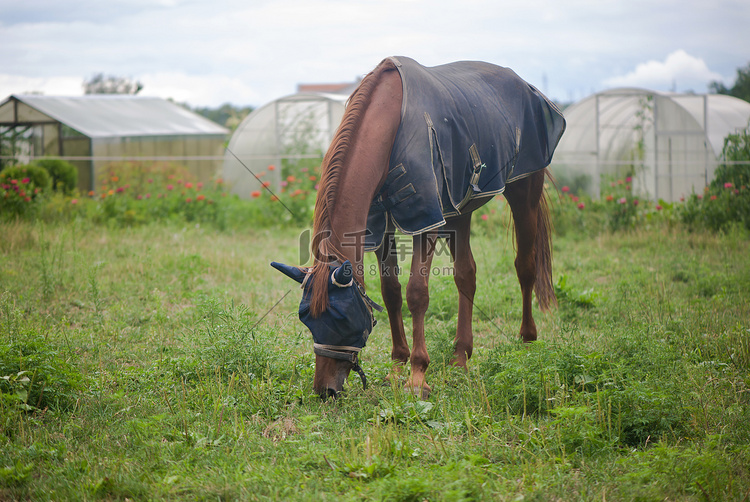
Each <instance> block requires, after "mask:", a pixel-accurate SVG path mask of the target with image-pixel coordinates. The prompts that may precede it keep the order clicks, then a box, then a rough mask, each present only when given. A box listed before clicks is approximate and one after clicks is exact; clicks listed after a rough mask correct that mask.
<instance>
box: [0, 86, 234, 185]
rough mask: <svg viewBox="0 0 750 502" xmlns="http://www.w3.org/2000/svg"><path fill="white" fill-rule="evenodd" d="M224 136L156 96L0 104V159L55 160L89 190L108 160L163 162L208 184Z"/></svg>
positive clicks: (13, 99) (21, 99)
mask: <svg viewBox="0 0 750 502" xmlns="http://www.w3.org/2000/svg"><path fill="white" fill-rule="evenodd" d="M228 133H229V131H228V130H227V129H225V128H223V127H221V126H219V125H218V124H215V123H214V122H211V121H210V120H208V119H206V118H204V117H202V116H200V115H197V114H195V113H193V112H191V111H189V110H187V109H185V108H183V107H181V106H179V105H176V104H174V103H171V102H169V101H166V100H164V99H161V98H152V97H141V96H132V95H104V94H97V95H87V96H76V97H54V96H41V95H13V96H10V97H9V98H8V99H7V100H6V101H4V102H2V103H0V140H1V141H2V144H3V152H2V154H3V156H4V157H3V158H4V159H5V160H7V159H8V158H10V159H11V160H12V161H14V162H19V163H24V164H25V163H28V162H30V161H32V160H33V159H34V158H37V157H44V156H54V157H58V158H62V159H64V160H67V161H68V162H70V163H71V164H73V165H75V166H76V167H77V168H78V188H79V189H81V190H83V191H88V190H91V189H93V188H94V186H96V176H97V173H98V172H100V170H101V169H103V168H104V167H105V166H106V165H108V164H109V163H111V162H116V161H123V160H141V161H143V160H153V161H169V162H175V163H179V164H181V165H183V166H185V167H186V168H187V169H188V170H189V171H190V173H191V174H193V175H194V176H195V177H196V179H197V180H199V181H209V180H210V179H212V178H213V177H214V176H215V175H216V174H217V171H218V169H219V167H220V165H221V159H222V154H223V148H224V142H225V141H226V137H227V134H228Z"/></svg>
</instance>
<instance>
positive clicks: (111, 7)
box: [0, 0, 750, 107]
mask: <svg viewBox="0 0 750 502" xmlns="http://www.w3.org/2000/svg"><path fill="white" fill-rule="evenodd" d="M390 55H403V56H409V57H412V58H414V59H416V60H417V61H419V62H420V63H422V64H425V65H428V66H432V65H437V64H442V63H447V62H450V61H456V60H463V59H470V60H483V61H489V62H491V63H495V64H499V65H502V66H508V67H511V68H513V69H514V70H515V71H516V72H517V73H518V74H519V75H520V76H521V77H523V78H525V79H526V80H527V81H529V82H531V83H532V84H534V85H536V86H537V87H539V88H540V89H541V90H542V91H543V92H545V93H546V94H547V95H548V96H549V97H551V98H552V99H555V100H557V101H561V102H569V101H575V100H579V99H581V98H583V97H585V96H587V95H589V94H591V93H592V92H595V91H600V90H603V89H607V88H611V87H621V86H636V87H645V88H649V89H655V90H664V91H669V90H676V91H694V92H706V91H707V86H708V84H709V82H711V81H722V82H724V83H725V85H727V86H731V85H732V83H733V82H734V78H735V75H736V71H737V68H739V67H743V66H745V65H747V64H748V63H749V62H750V1H748V0H741V1H730V0H714V1H708V0H675V1H672V0H624V1H620V0H617V1H608V0H572V1H566V0H524V1H518V0H516V1H513V2H510V1H496V0H458V1H447V0H364V1H359V0H271V1H265V0H236V1H235V0H212V1H205V0H78V1H76V0H67V1H61V0H21V1H19V0H0V100H1V99H4V98H5V97H6V96H8V95H10V94H20V93H27V92H42V93H44V94H47V95H80V94H82V92H83V91H82V86H81V84H82V82H83V81H84V79H88V78H91V77H92V76H93V75H95V74H97V73H102V72H103V73H105V74H106V75H114V76H121V77H130V78H132V79H134V80H138V81H140V82H142V83H143V84H144V89H143V91H142V92H141V94H142V95H149V96H160V97H164V98H173V99H174V100H176V101H178V102H186V103H188V104H189V105H191V106H212V107H214V106H219V105H221V104H222V103H226V102H229V103H232V104H235V105H253V106H260V105H263V104H265V103H268V102H269V101H272V100H273V99H275V98H278V97H281V96H285V95H288V94H292V93H294V92H295V91H296V88H297V84H298V83H322V82H326V83H328V82H351V81H354V80H355V79H356V78H358V77H360V76H362V75H363V74H365V73H367V72H368V71H370V70H371V69H372V68H373V67H374V66H375V65H376V64H377V63H378V62H379V61H380V60H382V59H383V58H384V57H386V56H390Z"/></svg>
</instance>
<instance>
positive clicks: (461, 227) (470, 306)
mask: <svg viewBox="0 0 750 502" xmlns="http://www.w3.org/2000/svg"><path fill="white" fill-rule="evenodd" d="M446 228H447V229H448V231H449V233H448V246H449V249H450V252H451V256H452V257H453V267H454V275H453V280H454V282H455V283H456V289H458V322H457V326H456V339H455V340H454V343H455V348H454V352H453V360H452V361H451V362H452V363H453V364H454V365H456V366H461V367H464V368H465V367H466V361H467V360H468V359H469V358H471V353H472V351H473V350H474V334H473V331H472V327H471V318H472V312H473V310H474V293H476V290H477V265H476V263H475V262H474V256H473V254H472V252H471V245H470V243H469V239H470V237H471V213H469V214H466V215H462V216H459V217H457V218H455V219H451V220H450V221H449V222H448V225H446Z"/></svg>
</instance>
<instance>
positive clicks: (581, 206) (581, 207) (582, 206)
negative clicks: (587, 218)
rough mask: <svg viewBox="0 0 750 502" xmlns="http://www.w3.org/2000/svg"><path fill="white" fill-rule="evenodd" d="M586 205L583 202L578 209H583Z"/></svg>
mask: <svg viewBox="0 0 750 502" xmlns="http://www.w3.org/2000/svg"><path fill="white" fill-rule="evenodd" d="M584 207H586V205H585V204H584V203H583V202H579V203H578V209H583V208H584Z"/></svg>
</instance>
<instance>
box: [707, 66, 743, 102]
mask: <svg viewBox="0 0 750 502" xmlns="http://www.w3.org/2000/svg"><path fill="white" fill-rule="evenodd" d="M708 87H709V89H711V91H712V92H714V93H716V94H727V95H729V96H734V97H735V98H740V99H744V100H745V101H748V102H750V63H748V64H747V65H746V66H745V67H744V68H737V78H736V79H735V80H734V85H733V86H732V87H731V88H727V86H725V85H724V84H722V83H721V82H711V83H710V84H709V85H708Z"/></svg>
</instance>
